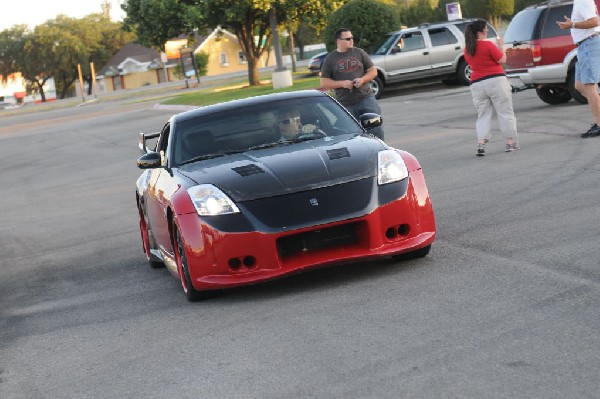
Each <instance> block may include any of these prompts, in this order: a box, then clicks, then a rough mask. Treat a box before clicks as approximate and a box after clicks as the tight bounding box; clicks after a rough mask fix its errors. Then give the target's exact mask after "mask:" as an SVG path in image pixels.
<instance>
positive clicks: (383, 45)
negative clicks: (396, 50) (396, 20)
mask: <svg viewBox="0 0 600 399" xmlns="http://www.w3.org/2000/svg"><path fill="white" fill-rule="evenodd" d="M397 37H398V34H391V35H386V36H384V38H383V39H382V40H381V41H380V42H379V43H376V44H375V45H374V46H373V48H375V49H377V50H375V52H374V53H373V54H376V55H383V54H387V52H388V50H389V49H390V48H391V47H392V46H393V45H394V44H395V43H396V38H397Z"/></svg>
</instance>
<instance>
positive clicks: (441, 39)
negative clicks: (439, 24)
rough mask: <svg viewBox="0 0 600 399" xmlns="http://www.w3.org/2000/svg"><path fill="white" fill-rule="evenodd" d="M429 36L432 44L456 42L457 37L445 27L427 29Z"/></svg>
mask: <svg viewBox="0 0 600 399" xmlns="http://www.w3.org/2000/svg"><path fill="white" fill-rule="evenodd" d="M429 38H430V39H431V44H432V45H433V46H443V45H445V44H452V43H457V42H458V39H456V37H455V36H454V35H453V34H452V33H450V31H449V30H448V29H446V28H439V29H429Z"/></svg>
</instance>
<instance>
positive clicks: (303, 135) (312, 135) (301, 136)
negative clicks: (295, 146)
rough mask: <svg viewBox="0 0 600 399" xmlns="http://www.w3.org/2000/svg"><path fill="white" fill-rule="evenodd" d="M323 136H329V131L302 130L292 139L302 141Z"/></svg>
mask: <svg viewBox="0 0 600 399" xmlns="http://www.w3.org/2000/svg"><path fill="white" fill-rule="evenodd" d="M323 137H327V133H325V132H324V131H322V130H319V129H317V130H313V131H312V132H308V133H305V132H300V133H298V134H297V135H295V136H294V137H292V138H291V141H302V140H304V139H321V138H323Z"/></svg>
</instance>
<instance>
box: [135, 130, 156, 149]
mask: <svg viewBox="0 0 600 399" xmlns="http://www.w3.org/2000/svg"><path fill="white" fill-rule="evenodd" d="M158 136H160V132H155V133H144V132H140V135H139V137H140V141H139V144H138V147H139V149H140V151H141V152H142V154H147V153H149V152H153V151H154V150H152V149H150V148H148V146H147V145H146V140H148V139H155V138H158Z"/></svg>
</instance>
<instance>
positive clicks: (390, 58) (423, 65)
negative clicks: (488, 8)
mask: <svg viewBox="0 0 600 399" xmlns="http://www.w3.org/2000/svg"><path fill="white" fill-rule="evenodd" d="M474 20H475V19H474V18H469V19H459V20H454V21H446V22H438V23H426V24H421V25H419V26H417V27H413V28H405V29H401V30H398V31H395V32H391V33H388V34H387V35H386V36H385V37H384V38H382V40H381V42H380V43H379V44H378V45H376V46H375V48H376V49H377V50H375V51H374V53H373V54H371V55H370V56H371V59H372V60H373V63H374V64H375V66H376V67H377V77H376V78H375V79H374V80H373V81H372V83H371V86H372V87H373V91H374V93H375V97H377V98H379V97H381V95H382V94H383V91H384V89H385V86H388V85H390V84H393V83H399V82H409V81H417V80H431V79H441V80H443V81H444V82H445V83H448V84H456V83H460V84H464V85H468V84H469V83H470V80H471V68H470V67H469V65H468V64H467V63H466V62H465V60H464V54H463V50H464V48H465V37H464V29H465V27H466V26H467V25H468V24H469V23H471V22H472V21H474ZM497 37H498V34H497V32H496V30H495V29H494V27H493V26H492V25H490V24H489V23H488V39H489V40H494V41H495V40H496V38H497Z"/></svg>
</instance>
